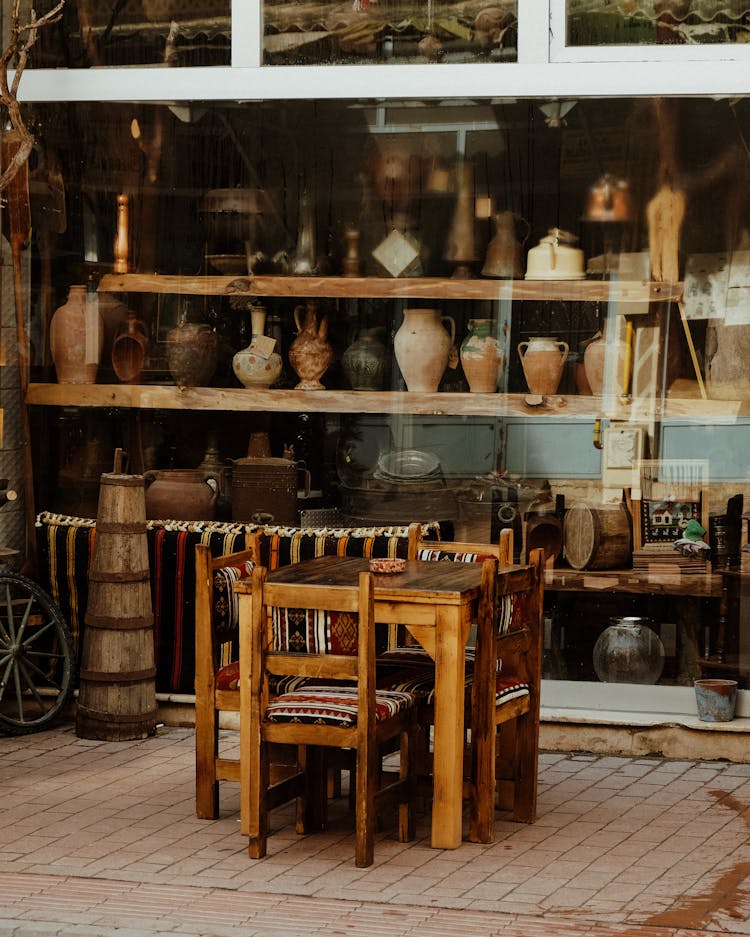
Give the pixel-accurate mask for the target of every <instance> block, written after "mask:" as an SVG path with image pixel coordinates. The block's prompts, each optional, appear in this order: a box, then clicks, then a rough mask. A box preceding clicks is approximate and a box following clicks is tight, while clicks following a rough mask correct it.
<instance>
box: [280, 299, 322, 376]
mask: <svg viewBox="0 0 750 937" xmlns="http://www.w3.org/2000/svg"><path fill="white" fill-rule="evenodd" d="M303 312H304V314H305V319H304V323H303V322H302V313H303ZM294 321H295V323H296V325H297V329H298V330H299V334H298V335H297V337H296V338H295V340H294V341H293V342H292V344H291V346H290V348H289V363H290V364H291V366H292V367H293V368H294V370H295V371H296V373H297V376H298V377H299V378H300V382H299V384H297V390H325V387H324V386H323V384H322V383H321V380H320V379H321V378H322V377H323V375H324V374H325V373H326V371H327V370H328V368H329V366H330V364H331V362H332V361H333V348H331V346H330V344H329V342H328V316H326V315H324V316H322V318H321V319H320V321H318V305H317V303H316V302H315V300H307V303H306V306H304V307H303V306H297V308H296V309H295V310H294Z"/></svg>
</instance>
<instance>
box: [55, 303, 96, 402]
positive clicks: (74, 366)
mask: <svg viewBox="0 0 750 937" xmlns="http://www.w3.org/2000/svg"><path fill="white" fill-rule="evenodd" d="M49 343H50V352H51V354H52V360H53V361H54V362H55V371H56V372H57V380H58V383H60V384H95V383H96V372H97V370H98V368H99V359H100V357H101V353H102V346H103V344H104V324H103V322H102V317H101V315H100V314H99V304H98V300H97V296H96V293H87V291H86V287H85V286H71V287H70V290H69V292H68V301H67V302H66V303H65V304H64V305H63V306H60V308H59V309H57V310H55V314H54V315H53V316H52V321H51V322H50V329H49Z"/></svg>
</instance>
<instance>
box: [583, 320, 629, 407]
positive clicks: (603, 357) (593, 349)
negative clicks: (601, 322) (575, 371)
mask: <svg viewBox="0 0 750 937" xmlns="http://www.w3.org/2000/svg"><path fill="white" fill-rule="evenodd" d="M583 368H584V371H585V372H586V380H587V381H588V384H589V387H590V388H591V393H592V394H594V396H596V397H600V396H601V395H602V394H603V393H604V391H605V387H606V389H607V390H608V392H609V393H614V394H616V393H620V391H621V390H622V382H623V378H624V375H625V345H624V344H623V343H622V342H615V343H614V344H610V343H608V341H607V332H606V327H604V328H603V329H602V331H601V332H597V333H596V335H595V336H594V338H593V341H590V342H589V343H588V344H587V345H586V350H585V351H584V353H583ZM610 368H614V374H613V383H612V384H611V385H610V384H609V382H608V381H607V380H606V376H607V373H608V369H610ZM609 373H612V372H611V371H610V372H609Z"/></svg>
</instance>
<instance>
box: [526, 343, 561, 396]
mask: <svg viewBox="0 0 750 937" xmlns="http://www.w3.org/2000/svg"><path fill="white" fill-rule="evenodd" d="M518 356H519V358H520V359H521V366H522V367H523V373H524V377H525V378H526V384H527V385H528V388H529V391H530V393H532V394H540V395H541V396H545V395H549V394H556V393H557V388H558V386H559V384H560V378H561V377H562V372H563V368H564V367H565V362H566V360H567V358H568V343H567V342H558V341H557V339H554V338H545V337H542V338H540V337H537V338H531V339H529V341H528V342H519V344H518Z"/></svg>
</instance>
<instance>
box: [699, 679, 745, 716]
mask: <svg viewBox="0 0 750 937" xmlns="http://www.w3.org/2000/svg"><path fill="white" fill-rule="evenodd" d="M695 702H696V704H697V706H698V718H699V719H700V721H701V722H731V721H732V719H734V709H735V706H736V704H737V681H736V680H719V679H710V680H696V681H695Z"/></svg>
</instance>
